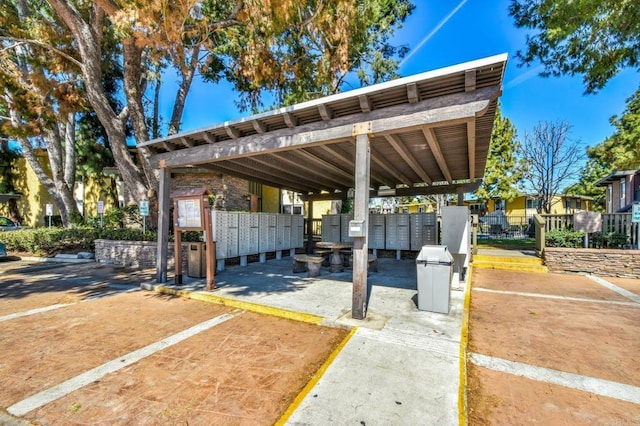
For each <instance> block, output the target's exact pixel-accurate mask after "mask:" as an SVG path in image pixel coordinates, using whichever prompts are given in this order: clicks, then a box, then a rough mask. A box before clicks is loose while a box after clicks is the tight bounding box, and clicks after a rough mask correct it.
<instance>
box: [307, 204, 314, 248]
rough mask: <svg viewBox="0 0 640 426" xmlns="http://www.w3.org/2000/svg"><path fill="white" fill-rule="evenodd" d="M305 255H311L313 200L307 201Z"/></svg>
mask: <svg viewBox="0 0 640 426" xmlns="http://www.w3.org/2000/svg"><path fill="white" fill-rule="evenodd" d="M307 254H313V200H307Z"/></svg>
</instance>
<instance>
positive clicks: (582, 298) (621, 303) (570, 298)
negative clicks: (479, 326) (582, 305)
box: [472, 287, 640, 308]
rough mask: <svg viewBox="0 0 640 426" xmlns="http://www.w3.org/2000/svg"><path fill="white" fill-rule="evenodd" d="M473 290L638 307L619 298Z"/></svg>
mask: <svg viewBox="0 0 640 426" xmlns="http://www.w3.org/2000/svg"><path fill="white" fill-rule="evenodd" d="M472 290H473V291H482V292H485V293H495V294H506V295H509V296H524V297H537V298H540V299H557V300H567V301H571V302H589V303H604V304H606V305H622V306H633V307H635V308H637V307H640V305H638V304H637V303H634V302H622V301H619V300H601V299H587V298H586V297H567V296H556V295H553V294H542V293H525V292H521V291H508V290H493V289H490V288H482V287H473V289H472Z"/></svg>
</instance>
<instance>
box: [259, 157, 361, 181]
mask: <svg viewBox="0 0 640 426" xmlns="http://www.w3.org/2000/svg"><path fill="white" fill-rule="evenodd" d="M265 157H266V158H275V159H276V160H274V161H280V162H281V163H284V164H285V165H286V166H287V167H289V169H290V170H291V171H297V172H298V173H300V175H301V176H304V175H305V174H308V173H309V167H308V165H307V164H305V161H304V159H303V158H300V157H297V156H295V155H291V156H288V157H284V156H278V157H276V156H275V155H274V154H269V155H265ZM322 181H323V183H324V184H325V186H328V184H329V183H331V184H332V186H331V187H329V188H322V187H321V185H318V186H317V187H316V190H318V189H319V190H322V189H326V190H330V189H339V188H340V189H341V188H351V186H352V185H351V184H349V185H345V184H344V182H341V181H338V180H337V179H334V178H333V177H332V176H326V175H324V176H322Z"/></svg>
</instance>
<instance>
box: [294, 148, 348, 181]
mask: <svg viewBox="0 0 640 426" xmlns="http://www.w3.org/2000/svg"><path fill="white" fill-rule="evenodd" d="M296 154H297V155H300V156H301V157H302V158H304V159H305V160H307V161H308V162H310V163H313V164H314V165H315V167H319V168H320V169H319V170H318V171H319V172H320V173H322V174H323V175H325V174H326V175H327V176H331V177H332V178H333V179H334V180H336V181H337V182H340V183H342V184H343V185H344V186H345V187H347V188H350V187H352V186H353V175H352V174H350V173H348V172H345V171H344V170H342V169H341V168H339V167H337V166H336V165H335V164H331V163H330V162H328V161H325V160H323V159H322V158H319V157H316V156H315V155H313V154H311V153H309V152H307V151H305V150H304V149H300V150H297V151H296ZM323 170H324V171H323ZM336 175H337V176H336ZM341 178H342V179H341Z"/></svg>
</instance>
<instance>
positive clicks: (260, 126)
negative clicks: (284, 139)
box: [251, 120, 268, 134]
mask: <svg viewBox="0 0 640 426" xmlns="http://www.w3.org/2000/svg"><path fill="white" fill-rule="evenodd" d="M251 124H252V125H253V128H254V129H255V131H256V132H258V133H259V134H263V133H267V130H268V129H267V126H266V125H265V124H264V123H263V122H262V121H258V120H253V121H251Z"/></svg>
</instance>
